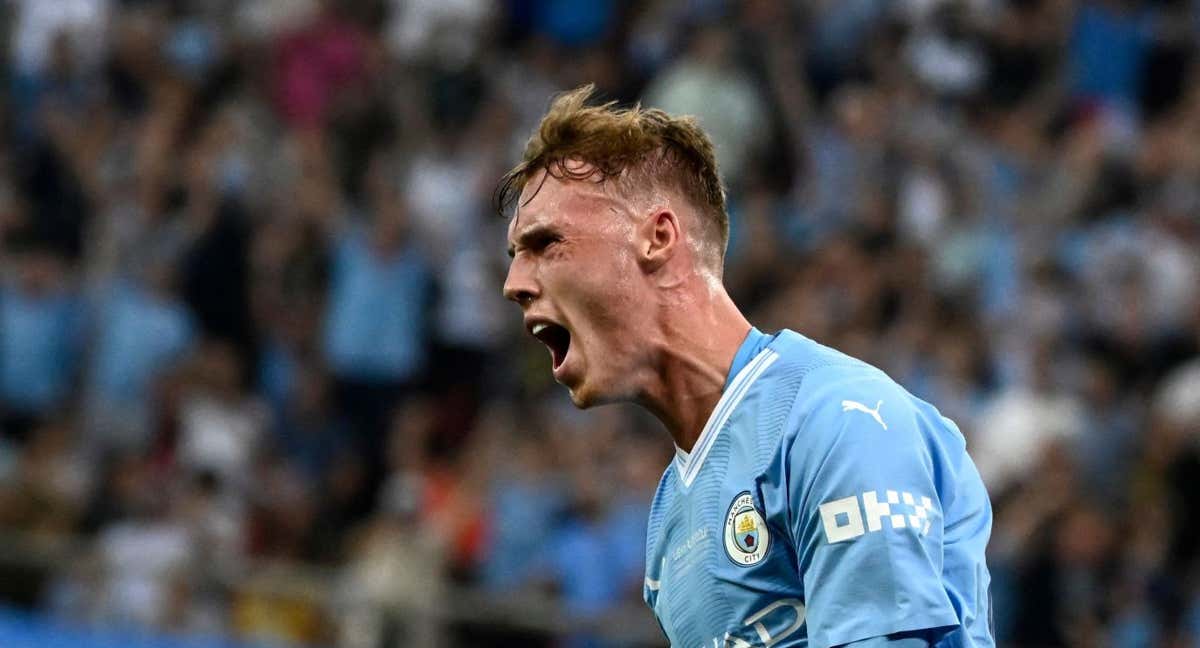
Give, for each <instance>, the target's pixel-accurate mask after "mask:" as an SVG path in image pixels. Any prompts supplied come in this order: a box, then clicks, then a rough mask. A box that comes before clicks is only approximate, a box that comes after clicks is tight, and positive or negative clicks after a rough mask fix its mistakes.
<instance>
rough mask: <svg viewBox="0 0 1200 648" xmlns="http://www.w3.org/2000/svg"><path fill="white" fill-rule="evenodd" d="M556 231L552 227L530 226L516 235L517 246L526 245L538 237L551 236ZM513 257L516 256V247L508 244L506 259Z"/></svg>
mask: <svg viewBox="0 0 1200 648" xmlns="http://www.w3.org/2000/svg"><path fill="white" fill-rule="evenodd" d="M557 231H558V230H557V228H555V227H554V226H553V225H546V224H541V225H532V226H530V227H528V228H526V229H525V230H524V231H522V232H521V233H520V234H518V235H517V245H522V246H524V245H527V244H528V243H529V241H532V240H534V239H536V238H539V237H544V236H548V235H553V234H555V233H556V232H557ZM515 256H517V248H516V246H514V245H511V244H510V245H509V246H508V257H509V258H510V259H511V258H513V257H515Z"/></svg>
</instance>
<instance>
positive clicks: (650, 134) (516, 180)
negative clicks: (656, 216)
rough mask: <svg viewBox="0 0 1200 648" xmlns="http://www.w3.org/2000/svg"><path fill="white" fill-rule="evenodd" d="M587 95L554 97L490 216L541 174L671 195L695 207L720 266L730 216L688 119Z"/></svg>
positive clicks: (708, 147)
mask: <svg viewBox="0 0 1200 648" xmlns="http://www.w3.org/2000/svg"><path fill="white" fill-rule="evenodd" d="M594 91H595V87H594V86H593V85H592V84H587V85H584V86H580V87H578V88H576V89H574V90H571V91H570V92H566V93H563V94H561V95H559V96H558V97H556V98H555V99H554V102H553V103H551V104H550V110H548V111H547V112H546V115H545V116H544V117H542V123H541V124H540V125H539V126H538V129H537V131H535V132H534V134H533V136H532V137H530V138H529V143H528V144H526V145H525V154H524V156H523V158H522V160H521V163H520V164H518V165H517V166H515V167H513V169H512V170H511V171H509V172H508V173H506V174H504V177H503V178H501V179H500V183H499V185H498V186H497V188H496V195H495V202H496V208H497V210H498V211H500V212H501V213H505V212H506V211H507V209H508V208H509V207H510V206H511V205H512V204H513V203H514V202H515V201H516V200H517V199H518V198H519V197H520V195H521V193H522V191H524V189H525V185H526V184H527V183H528V182H529V181H530V180H531V179H532V178H533V177H534V176H535V175H537V173H538V172H540V171H542V170H545V171H546V173H547V174H548V175H551V176H554V177H555V178H559V179H571V180H593V181H597V182H601V183H607V182H612V183H613V185H614V186H615V188H616V189H617V190H618V191H621V192H622V193H628V192H630V191H637V190H639V189H643V188H646V189H651V188H666V189H673V190H675V191H677V192H679V193H680V194H681V195H682V196H683V197H684V198H685V199H686V200H687V201H688V202H689V203H691V204H692V206H693V207H695V208H696V211H697V212H698V214H699V215H700V217H701V219H702V224H703V225H704V228H703V229H704V230H706V231H708V232H709V233H710V237H711V239H712V240H711V241H710V242H712V243H715V244H717V246H718V247H717V251H718V259H717V262H718V266H719V265H720V258H722V257H724V254H725V247H726V246H727V245H728V242H729V216H728V214H727V213H726V211H725V188H724V187H723V186H722V185H721V178H720V175H719V174H718V173H717V160H716V155H715V153H714V152H713V145H712V141H710V140H709V139H708V135H706V134H705V133H704V131H702V130H701V129H700V126H699V125H698V124H697V123H696V120H695V119H694V118H692V117H686V116H684V117H673V116H671V115H668V114H667V113H665V112H663V111H661V110H658V109H645V108H642V107H641V106H640V105H636V106H634V107H632V108H618V107H617V104H616V102H613V101H610V102H607V103H603V104H600V105H591V106H589V105H588V100H589V99H591V97H592V94H593V92H594ZM569 161H570V162H584V163H586V164H585V165H578V164H568V162H569ZM535 195H536V192H535ZM530 198H532V196H530ZM526 202H528V201H526Z"/></svg>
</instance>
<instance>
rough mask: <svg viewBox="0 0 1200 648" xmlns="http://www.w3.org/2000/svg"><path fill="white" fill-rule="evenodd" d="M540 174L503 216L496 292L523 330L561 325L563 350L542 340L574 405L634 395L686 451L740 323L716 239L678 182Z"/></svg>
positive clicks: (713, 396)
mask: <svg viewBox="0 0 1200 648" xmlns="http://www.w3.org/2000/svg"><path fill="white" fill-rule="evenodd" d="M576 168H585V166H584V165H582V163H579V165H578V166H576ZM543 176H545V172H544V171H543V172H541V173H539V174H537V175H536V176H534V177H533V178H531V179H530V181H529V182H528V183H527V184H526V186H525V190H524V191H523V192H522V194H521V197H520V199H519V201H518V209H517V213H516V215H515V216H514V217H513V219H512V221H511V222H510V223H509V228H508V244H509V254H510V256H511V257H512V262H511V264H510V265H509V270H508V277H507V279H506V280H505V282H504V296H505V297H507V298H508V299H511V300H512V301H514V302H516V303H517V304H519V305H520V306H521V310H522V312H523V314H524V319H525V325H526V330H527V331H530V332H533V331H534V330H541V326H539V325H542V324H551V325H555V326H561V327H563V328H565V329H566V330H567V331H568V332H569V333H570V345H569V347H568V350H567V351H566V353H565V354H560V353H558V352H555V351H554V350H553V348H554V347H553V346H551V345H550V344H549V343H548V346H550V347H551V349H552V363H553V364H554V368H553V370H554V377H555V380H557V381H558V382H559V383H561V384H562V385H564V386H565V387H567V389H568V390H569V391H570V393H571V399H572V400H573V401H574V403H575V405H576V406H578V407H581V408H587V407H591V406H593V405H600V404H605V403H613V402H619V401H632V402H635V403H638V404H639V405H641V406H643V407H645V408H646V409H648V410H649V411H650V412H651V413H653V414H654V415H655V416H656V417H658V419H659V420H661V421H662V422H663V425H664V426H666V428H667V431H668V432H669V433H670V434H671V436H672V438H674V440H675V444H676V445H678V446H679V447H680V448H682V449H683V450H685V451H689V452H690V451H691V449H692V446H693V445H694V444H695V442H696V439H697V437H699V435H700V432H701V430H702V429H703V427H704V424H705V423H706V422H707V420H708V417H709V415H710V414H711V413H712V410H713V408H714V407H716V404H717V401H718V400H720V398H721V392H722V389H723V388H724V385H725V379H726V376H727V375H728V373H729V369H730V367H731V365H732V364H733V358H734V355H736V353H737V350H738V347H739V346H740V345H741V344H742V342H743V341H744V340H745V339H746V335H747V334H748V333H749V331H750V323H749V322H748V321H747V320H746V318H745V317H744V316H743V315H742V313H741V311H740V310H738V308H737V306H736V305H735V304H734V303H733V300H732V299H731V298H730V297H729V294H728V293H727V292H726V291H725V288H724V287H723V286H722V285H721V282H720V264H721V258H720V251H719V245H714V242H713V241H710V240H706V239H705V235H704V227H703V226H702V221H701V220H700V218H701V215H700V214H699V213H698V212H697V210H696V209H694V208H693V207H692V206H691V205H690V204H689V203H688V201H687V200H686V199H685V198H684V197H682V196H680V195H678V192H675V191H669V190H663V189H651V188H647V189H646V190H644V191H638V190H633V191H622V192H618V191H615V190H614V189H613V187H612V186H610V185H609V184H606V183H601V182H597V181H594V180H572V179H559V178H556V177H554V175H553V174H551V175H550V176H549V177H543ZM543 341H545V340H543Z"/></svg>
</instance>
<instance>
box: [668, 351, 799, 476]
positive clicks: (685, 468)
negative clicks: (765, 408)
mask: <svg viewBox="0 0 1200 648" xmlns="http://www.w3.org/2000/svg"><path fill="white" fill-rule="evenodd" d="M777 359H779V354H778V353H776V352H774V351H772V350H771V349H769V348H764V349H763V350H762V351H759V353H758V355H756V356H754V359H753V360H751V361H750V362H748V363H747V364H746V366H745V367H742V370H741V371H739V372H738V373H737V375H736V376H734V378H733V382H731V383H730V384H729V389H726V390H725V393H723V394H721V399H720V400H718V401H717V406H716V407H714V408H713V411H712V414H710V415H709V417H708V422H707V423H705V424H704V429H703V430H702V431H701V432H700V437H699V438H697V439H696V443H695V445H693V446H692V451H691V453H688V452H685V451H684V450H683V449H682V448H679V447H678V446H676V448H675V470H676V471H677V472H678V473H679V474H678V476H679V479H680V481H681V482H682V484H683V487H684V488H690V487H691V485H692V482H693V481H695V480H696V475H698V474H699V473H700V468H701V466H703V465H704V459H705V457H707V456H708V451H709V450H711V449H712V447H713V443H714V442H715V441H716V440H717V436H718V435H719V434H720V433H721V428H723V427H725V421H728V420H729V417H730V415H732V414H733V410H735V409H737V406H738V404H739V403H741V402H742V398H744V397H745V396H746V392H748V391H750V385H751V384H753V383H754V381H755V380H756V379H758V377H759V376H760V375H761V374H762V372H764V371H766V370H767V367H770V366H771V365H772V364H773V363H774V362H775V361H776V360H777Z"/></svg>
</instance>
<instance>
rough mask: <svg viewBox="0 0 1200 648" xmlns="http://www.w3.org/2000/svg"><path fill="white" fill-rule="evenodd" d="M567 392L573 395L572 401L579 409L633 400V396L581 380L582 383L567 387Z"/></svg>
mask: <svg viewBox="0 0 1200 648" xmlns="http://www.w3.org/2000/svg"><path fill="white" fill-rule="evenodd" d="M567 392H568V393H569V394H570V395H571V402H572V403H574V404H575V407H578V408H579V409H588V408H591V407H598V406H600V405H611V404H613V403H622V402H627V401H632V400H633V398H632V397H629V396H624V395H622V394H621V393H619V392H617V391H615V390H611V389H608V390H606V389H603V388H600V387H597V386H596V385H595V383H591V384H589V383H585V382H580V384H577V385H574V386H569V387H567Z"/></svg>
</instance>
